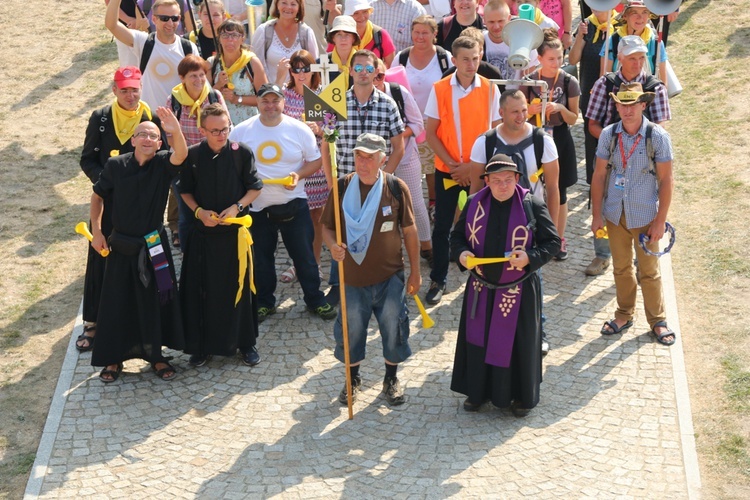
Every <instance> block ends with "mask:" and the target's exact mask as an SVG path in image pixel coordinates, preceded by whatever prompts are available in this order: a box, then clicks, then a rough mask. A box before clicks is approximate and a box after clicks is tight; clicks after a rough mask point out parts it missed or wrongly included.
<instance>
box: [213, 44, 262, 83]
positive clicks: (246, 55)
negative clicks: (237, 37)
mask: <svg viewBox="0 0 750 500" xmlns="http://www.w3.org/2000/svg"><path fill="white" fill-rule="evenodd" d="M254 55H255V54H253V53H252V52H250V51H249V50H245V49H242V51H241V53H240V57H239V58H238V59H237V60H236V61H234V64H232V65H231V66H229V67H227V63H226V62H225V61H224V57H222V58H221V66H222V67H223V68H224V71H226V72H227V79H229V80H230V81H231V80H232V75H234V74H235V73H237V72H238V71H242V69H243V68H244V67H245V66H247V64H248V63H249V62H250V59H252V58H253V56H254Z"/></svg>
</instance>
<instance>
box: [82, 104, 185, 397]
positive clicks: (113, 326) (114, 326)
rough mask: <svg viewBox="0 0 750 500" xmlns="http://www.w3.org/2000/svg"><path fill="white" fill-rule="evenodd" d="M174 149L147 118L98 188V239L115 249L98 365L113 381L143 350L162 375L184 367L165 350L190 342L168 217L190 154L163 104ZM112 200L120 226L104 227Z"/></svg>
mask: <svg viewBox="0 0 750 500" xmlns="http://www.w3.org/2000/svg"><path fill="white" fill-rule="evenodd" d="M156 114H157V115H158V117H159V119H160V120H161V124H162V129H163V130H164V131H165V132H166V133H167V135H168V136H171V138H172V147H173V152H172V153H171V154H170V153H169V152H167V151H159V150H160V148H161V146H162V141H161V131H160V130H159V127H157V126H156V125H155V124H154V123H152V122H143V123H141V124H139V125H138V126H137V127H136V129H135V132H134V134H133V138H132V139H131V143H132V145H133V149H134V152H132V153H127V154H124V155H119V156H114V157H112V158H110V159H109V160H108V161H107V163H106V165H105V166H104V170H103V171H102V173H101V175H100V176H99V180H98V181H97V182H96V184H94V193H93V194H92V195H91V210H90V216H91V232H92V234H93V235H94V239H93V241H92V242H91V245H92V246H93V247H94V250H96V251H98V252H101V251H102V250H104V249H105V248H109V249H110V254H109V256H107V265H106V268H105V271H104V282H103V285H102V294H101V300H100V305H99V315H98V317H97V336H96V337H97V341H96V344H95V345H94V352H93V355H92V357H91V364H92V365H93V366H104V368H103V369H102V371H101V373H100V374H99V378H100V379H101V380H102V382H105V383H110V382H114V381H115V380H117V378H118V377H119V376H120V373H122V363H123V361H126V360H128V359H133V358H141V359H145V360H146V361H148V362H149V363H151V366H152V368H153V369H154V371H155V372H156V375H157V376H158V377H159V378H161V379H163V380H171V379H173V378H174V377H175V376H176V375H177V372H176V370H175V368H174V367H173V366H172V365H171V364H169V362H168V360H167V359H166V358H165V357H164V356H163V355H162V352H161V349H162V346H167V347H170V348H172V349H182V348H183V347H184V340H183V332H182V319H181V317H180V305H179V300H178V295H177V282H176V279H175V273H174V263H173V262H172V254H171V253H170V250H169V244H168V243H167V238H166V232H165V231H164V226H163V225H162V219H163V217H164V209H165V208H166V204H167V195H168V194H169V186H170V183H171V182H172V179H173V178H174V176H175V175H177V173H178V172H179V167H180V166H181V165H182V163H183V162H184V161H185V158H186V157H187V144H186V143H185V137H184V136H183V135H182V131H181V130H180V125H179V123H178V121H177V119H176V118H175V116H174V114H172V112H171V111H170V110H169V109H167V108H164V107H160V108H158V109H157V111H156ZM105 198H108V199H109V201H110V202H111V207H112V227H113V230H112V233H111V234H110V236H109V238H105V237H104V235H103V234H102V213H103V211H104V199H105Z"/></svg>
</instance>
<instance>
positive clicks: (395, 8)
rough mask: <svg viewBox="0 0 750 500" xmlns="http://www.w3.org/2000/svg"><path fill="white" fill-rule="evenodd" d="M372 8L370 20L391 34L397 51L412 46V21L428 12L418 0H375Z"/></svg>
mask: <svg viewBox="0 0 750 500" xmlns="http://www.w3.org/2000/svg"><path fill="white" fill-rule="evenodd" d="M372 8H373V12H372V15H371V16H370V21H371V22H372V24H375V25H377V26H380V27H381V28H383V29H385V30H386V31H387V32H388V34H389V35H391V38H392V39H393V44H394V45H395V46H396V52H400V51H402V50H404V49H405V48H406V47H411V45H412V43H411V22H412V21H413V20H414V19H416V18H418V17H419V16H423V15H425V14H427V11H425V9H424V7H422V4H420V3H419V2H417V0H393V2H392V3H391V4H389V3H388V2H387V1H386V0H375V1H374V2H373V3H372Z"/></svg>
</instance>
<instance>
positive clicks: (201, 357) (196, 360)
mask: <svg viewBox="0 0 750 500" xmlns="http://www.w3.org/2000/svg"><path fill="white" fill-rule="evenodd" d="M209 359H211V356H209V355H208V354H193V355H192V356H190V359H189V360H188V363H190V366H194V367H196V368H198V367H200V366H203V365H205V364H206V363H208V360H209Z"/></svg>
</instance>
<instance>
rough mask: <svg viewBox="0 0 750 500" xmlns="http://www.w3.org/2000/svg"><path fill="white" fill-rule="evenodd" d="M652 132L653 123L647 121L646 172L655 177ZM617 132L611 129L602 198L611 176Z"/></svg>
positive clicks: (605, 195)
mask: <svg viewBox="0 0 750 500" xmlns="http://www.w3.org/2000/svg"><path fill="white" fill-rule="evenodd" d="M653 133H654V124H653V123H652V122H650V121H649V122H648V123H647V124H646V156H648V173H649V174H651V175H653V176H654V177H656V151H655V150H654V141H653V140H652V139H651V136H652V135H653ZM617 137H618V136H617V134H615V133H614V130H613V131H612V139H610V141H609V160H608V161H607V175H606V176H605V178H604V199H605V200H606V199H607V191H608V189H609V179H610V177H611V176H612V168H613V167H614V162H613V158H614V157H615V149H616V148H617Z"/></svg>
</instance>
